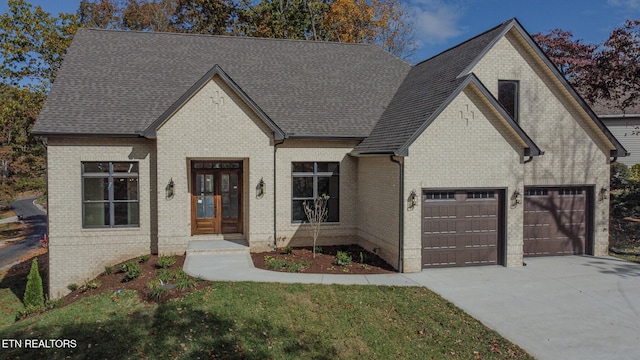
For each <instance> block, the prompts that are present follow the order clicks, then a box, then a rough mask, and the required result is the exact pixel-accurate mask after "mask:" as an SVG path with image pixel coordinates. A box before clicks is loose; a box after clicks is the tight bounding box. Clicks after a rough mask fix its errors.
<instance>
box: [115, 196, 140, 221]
mask: <svg viewBox="0 0 640 360" xmlns="http://www.w3.org/2000/svg"><path fill="white" fill-rule="evenodd" d="M139 216H140V215H139V213H138V203H137V202H126V203H115V204H113V221H114V225H116V226H117V225H138V222H139Z"/></svg>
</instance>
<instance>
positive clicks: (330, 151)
mask: <svg viewBox="0 0 640 360" xmlns="http://www.w3.org/2000/svg"><path fill="white" fill-rule="evenodd" d="M355 145H357V142H355V141H319V140H295V139H289V140H286V141H285V142H284V143H283V144H282V145H280V146H278V150H277V178H278V184H277V185H278V188H277V205H276V219H277V229H278V233H277V237H278V238H279V240H278V247H281V246H286V245H292V246H309V245H311V244H312V243H313V242H312V239H311V233H310V232H309V227H308V225H306V224H300V223H293V222H292V216H291V194H292V189H291V184H292V180H291V163H292V162H313V161H330V162H339V163H340V194H339V196H340V200H339V203H340V221H339V222H338V223H325V224H323V226H322V229H321V231H320V238H319V239H318V245H323V244H324V245H327V244H328V242H331V243H332V244H351V243H355V242H356V241H357V240H356V239H355V238H354V236H355V235H356V214H357V211H356V206H357V204H356V198H357V184H358V176H357V159H356V158H353V157H352V156H350V155H348V153H349V152H350V151H351V150H353V148H354V146H355Z"/></svg>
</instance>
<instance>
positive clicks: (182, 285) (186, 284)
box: [176, 277, 196, 290]
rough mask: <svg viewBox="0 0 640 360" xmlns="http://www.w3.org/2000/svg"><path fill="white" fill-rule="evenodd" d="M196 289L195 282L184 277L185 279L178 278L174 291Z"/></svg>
mask: <svg viewBox="0 0 640 360" xmlns="http://www.w3.org/2000/svg"><path fill="white" fill-rule="evenodd" d="M194 287H196V281H195V280H193V279H191V278H189V277H186V278H180V279H178V281H177V282H176V289H178V290H186V289H189V288H194Z"/></svg>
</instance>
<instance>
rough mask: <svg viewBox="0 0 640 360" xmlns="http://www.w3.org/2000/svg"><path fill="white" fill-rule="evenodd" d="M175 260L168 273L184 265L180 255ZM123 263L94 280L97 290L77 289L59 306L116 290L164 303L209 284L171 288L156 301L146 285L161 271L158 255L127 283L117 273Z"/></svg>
mask: <svg viewBox="0 0 640 360" xmlns="http://www.w3.org/2000/svg"><path fill="white" fill-rule="evenodd" d="M175 258H176V263H175V264H173V265H171V267H169V268H168V270H170V271H176V270H178V269H182V265H183V264H184V259H185V255H180V256H178V255H176V256H175ZM132 260H133V261H135V260H136V259H132ZM129 261H131V260H129ZM125 262H128V261H125ZM123 263H124V262H123ZM123 263H120V264H114V266H113V268H114V271H115V272H114V273H113V274H109V275H107V274H105V273H103V274H100V275H99V276H98V277H97V278H96V280H98V281H99V282H100V284H101V285H100V287H99V288H97V289H82V288H79V289H77V290H74V291H72V292H71V293H70V294H68V295H67V296H65V297H64V298H63V300H62V302H61V304H60V306H65V305H68V304H71V303H73V302H75V301H78V300H80V299H82V298H85V297H88V296H92V295H97V294H101V293H103V292H105V291H110V292H117V291H118V290H125V289H128V290H136V291H137V292H138V296H139V297H140V299H141V300H143V301H148V302H164V301H167V300H171V299H176V298H180V297H182V296H183V295H185V294H188V293H190V292H192V291H194V290H199V289H203V288H205V287H207V286H209V285H210V284H211V282H210V281H199V282H198V283H197V284H196V287H194V288H190V289H185V290H179V289H176V288H173V289H170V290H168V291H166V292H165V293H164V294H163V295H162V297H161V298H160V299H156V298H154V297H152V296H150V293H151V290H150V289H149V288H148V287H147V283H149V282H150V281H152V280H157V279H158V278H157V273H158V271H160V269H161V268H160V267H159V266H157V264H158V255H150V256H149V260H148V261H146V262H144V263H140V266H141V267H142V274H141V275H140V276H138V277H137V278H135V279H133V280H129V281H125V274H124V273H122V272H119V271H118V269H119V267H120V265H121V264H123ZM78 285H83V284H78Z"/></svg>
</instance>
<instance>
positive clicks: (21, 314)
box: [16, 305, 44, 320]
mask: <svg viewBox="0 0 640 360" xmlns="http://www.w3.org/2000/svg"><path fill="white" fill-rule="evenodd" d="M43 308H44V305H43V306H33V305H28V306H25V308H24V309H20V310H18V315H17V316H16V320H20V319H23V318H25V317H27V316H29V315H33V314H37V313H39V312H41V311H42V310H43Z"/></svg>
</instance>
